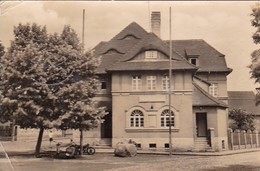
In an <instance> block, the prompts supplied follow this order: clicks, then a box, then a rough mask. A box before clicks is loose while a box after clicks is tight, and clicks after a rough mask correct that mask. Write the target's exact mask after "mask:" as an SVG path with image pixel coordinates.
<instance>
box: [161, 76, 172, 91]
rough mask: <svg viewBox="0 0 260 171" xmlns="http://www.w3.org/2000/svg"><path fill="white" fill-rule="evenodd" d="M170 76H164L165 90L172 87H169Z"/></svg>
mask: <svg viewBox="0 0 260 171" xmlns="http://www.w3.org/2000/svg"><path fill="white" fill-rule="evenodd" d="M169 83H170V81H169V76H168V75H164V76H163V78H162V86H163V90H169V88H170V86H169Z"/></svg>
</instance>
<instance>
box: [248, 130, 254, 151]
mask: <svg viewBox="0 0 260 171" xmlns="http://www.w3.org/2000/svg"><path fill="white" fill-rule="evenodd" d="M247 133H248V134H249V137H250V145H251V148H252V147H253V139H252V131H251V130H247Z"/></svg>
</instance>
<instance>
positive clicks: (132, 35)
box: [94, 22, 148, 74]
mask: <svg viewBox="0 0 260 171" xmlns="http://www.w3.org/2000/svg"><path fill="white" fill-rule="evenodd" d="M147 34H148V33H147V32H146V31H145V30H144V29H143V28H142V27H141V26H139V25H138V24H137V23H135V22H133V23H131V24H129V25H128V26H127V27H126V28H124V29H123V30H122V31H121V32H120V33H118V34H117V35H116V36H115V37H113V38H112V39H111V40H110V41H108V42H101V43H99V44H98V45H97V46H96V47H95V48H94V53H95V56H97V57H101V64H100V66H99V67H98V69H97V72H98V73H99V74H103V73H106V69H108V68H109V67H110V66H111V65H113V64H114V63H116V62H117V61H119V60H120V59H121V57H122V56H123V55H124V54H126V53H127V51H128V50H129V49H130V48H131V47H132V46H134V45H135V44H137V43H138V42H139V41H141V40H142V38H143V37H145V36H146V35H147ZM112 51H113V53H111V52H112Z"/></svg>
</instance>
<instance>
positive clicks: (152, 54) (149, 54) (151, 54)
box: [145, 50, 158, 60]
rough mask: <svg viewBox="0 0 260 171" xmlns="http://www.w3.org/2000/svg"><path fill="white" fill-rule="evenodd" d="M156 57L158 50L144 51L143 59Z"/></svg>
mask: <svg viewBox="0 0 260 171" xmlns="http://www.w3.org/2000/svg"><path fill="white" fill-rule="evenodd" d="M157 58H158V52H157V51H155V50H149V51H146V52H145V59H148V60H149V59H157Z"/></svg>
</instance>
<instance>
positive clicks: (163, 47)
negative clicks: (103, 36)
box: [121, 33, 182, 61]
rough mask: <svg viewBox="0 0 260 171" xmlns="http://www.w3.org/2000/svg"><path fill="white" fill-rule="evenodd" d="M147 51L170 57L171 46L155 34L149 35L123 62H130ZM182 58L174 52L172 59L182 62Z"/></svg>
mask: <svg viewBox="0 0 260 171" xmlns="http://www.w3.org/2000/svg"><path fill="white" fill-rule="evenodd" d="M147 50H157V51H160V52H161V53H163V54H164V55H166V56H170V55H169V46H168V45H167V44H165V43H164V42H163V41H162V40H161V39H160V38H158V37H157V36H156V35H155V34H154V33H148V34H147V35H146V36H145V37H144V38H143V39H142V41H140V42H138V44H136V45H135V46H134V47H133V48H131V50H130V51H129V52H128V53H127V54H126V55H124V57H123V59H122V60H121V61H128V60H130V59H132V58H133V57H135V56H136V55H137V54H139V53H141V52H144V51H147ZM180 58H181V56H180V55H178V54H177V53H176V52H174V51H173V57H172V59H176V60H182V59H180Z"/></svg>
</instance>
